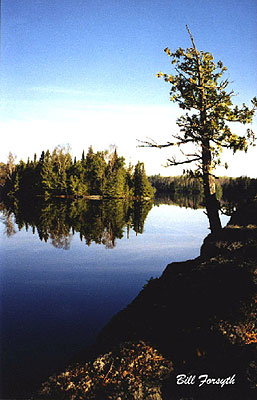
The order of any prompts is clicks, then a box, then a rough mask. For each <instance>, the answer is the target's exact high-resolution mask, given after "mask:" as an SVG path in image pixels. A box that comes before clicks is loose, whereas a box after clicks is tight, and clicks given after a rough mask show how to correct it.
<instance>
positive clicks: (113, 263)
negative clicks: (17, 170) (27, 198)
mask: <svg viewBox="0 0 257 400" xmlns="http://www.w3.org/2000/svg"><path fill="white" fill-rule="evenodd" d="M65 207H66V206H65V204H62V203H60V205H59V206H58V205H57V206H54V208H51V207H50V208H49V207H48V208H47V207H45V208H44V209H43V211H44V212H42V209H40V210H37V211H39V212H38V213H37V214H36V213H35V212H34V211H33V210H34V209H35V207H34V208H33V210H32V208H31V209H30V211H26V212H27V216H26V215H25V216H24V214H25V212H24V210H22V207H20V208H19V207H17V206H16V208H13V211H15V216H14V214H12V213H10V212H9V213H7V212H6V210H3V211H2V216H1V223H0V254H1V331H2V332H1V336H2V339H1V347H2V351H1V353H2V380H3V382H2V384H3V388H4V389H3V392H2V397H4V398H11V397H13V398H14V397H15V398H19V397H20V398H22V397H26V396H28V395H29V392H30V390H33V389H34V386H36V385H37V383H38V382H41V381H42V380H43V379H45V378H46V377H47V376H48V375H49V374H51V373H53V372H54V371H55V370H56V369H57V368H58V367H62V366H63V365H64V364H65V363H66V362H68V361H69V359H70V358H71V357H72V356H73V355H74V353H76V352H78V351H79V350H81V349H83V347H85V346H86V345H89V344H90V343H92V342H93V341H94V338H95V336H96V334H97V332H98V331H99V330H100V329H101V328H102V327H103V326H104V325H105V324H106V323H107V322H108V320H109V319H110V318H111V317H112V316H113V315H114V314H115V313H116V312H117V311H119V310H121V309H122V308H124V307H125V306H126V305H127V304H128V303H129V302H131V301H132V300H133V298H134V297H135V296H136V295H137V294H138V292H139V291H140V290H141V289H142V286H143V285H144V284H145V283H146V282H147V280H148V279H149V278H150V277H158V276H160V275H161V273H162V272H163V270H164V269H165V267H166V265H167V264H168V263H170V262H172V261H181V260H186V259H189V258H194V257H196V256H198V255H199V250H200V246H201V244H202V241H203V239H204V237H205V236H206V235H207V234H208V233H209V231H208V221H207V218H206V216H205V214H204V212H203V210H201V209H198V210H194V209H190V208H187V209H186V208H180V207H177V206H171V205H164V204H162V205H159V206H158V207H157V206H153V207H152V208H151V205H150V206H148V207H146V209H144V210H142V209H139V210H137V211H135V210H132V209H127V208H125V209H124V207H123V206H122V205H120V204H119V205H115V207H112V210H114V211H110V210H109V209H108V207H107V206H105V209H104V208H102V209H101V208H100V211H99V208H97V207H98V206H97V205H96V203H94V205H87V207H84V208H83V212H82V211H81V209H78V207H77V208H76V207H75V209H72V208H70V207H69V208H68V209H67V207H66V208H65ZM90 207H93V208H94V207H96V208H95V209H92V208H90ZM106 207H107V208H106ZM117 207H121V208H122V207H123V209H122V210H123V211H122V212H123V214H122V213H121V209H119V212H118V213H116V212H115V210H116V211H117ZM73 208H74V207H73ZM58 209H60V213H59V214H58ZM67 210H68V212H67ZM89 211H90V213H91V214H90V213H89ZM92 211H93V213H92ZM112 212H113V213H114V214H113V215H112V217H113V218H114V219H113V220H112V219H111V218H109V217H108V215H110V213H112ZM87 213H88V214H87ZM31 214H33V216H31ZM121 214H122V215H121ZM89 215H91V217H92V218H93V219H90V218H89ZM71 217H74V219H72V218H71ZM49 221H50V222H49ZM113 221H114V222H113ZM226 221H227V217H226V218H225V219H223V223H225V222H226ZM15 222H17V223H18V225H19V227H18V225H17V224H16V223H15ZM22 226H23V227H22ZM19 228H20V230H19ZM142 232H143V233H142ZM40 237H41V239H42V240H41V239H40ZM89 244H90V245H89Z"/></svg>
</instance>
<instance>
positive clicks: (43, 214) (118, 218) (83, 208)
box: [1, 198, 153, 250]
mask: <svg viewBox="0 0 257 400" xmlns="http://www.w3.org/2000/svg"><path fill="white" fill-rule="evenodd" d="M1 206H2V207H1V209H2V221H3V223H4V225H5V227H6V230H5V231H6V232H5V233H6V235H7V236H11V235H13V234H14V233H15V232H16V231H15V225H14V223H13V218H12V217H13V215H14V218H15V223H16V224H17V226H18V229H19V230H21V229H23V228H25V229H26V230H28V229H29V227H31V228H32V232H33V234H36V233H37V234H38V237H39V238H40V240H41V241H45V242H51V244H52V245H53V246H54V247H56V248H61V249H65V250H68V249H69V248H70V244H71V240H72V236H73V235H74V234H75V233H79V235H80V239H81V241H85V243H86V245H87V246H90V244H91V243H92V242H94V243H97V244H103V245H105V247H106V248H108V249H111V248H114V247H115V244H116V240H117V239H121V238H122V237H123V235H124V232H125V231H126V235H127V237H128V238H129V232H130V229H133V230H134V231H135V232H136V234H138V233H140V234H141V233H143V230H144V223H145V220H146V217H147V215H148V213H149V211H150V210H151V208H152V206H153V202H152V201H147V202H140V203H139V202H136V201H135V202H124V201H121V200H112V201H85V200H76V201H71V200H60V199H58V200H55V201H44V200H43V199H41V198H37V199H31V200H30V203H29V204H28V202H26V201H24V200H18V199H15V200H14V201H11V202H9V203H8V204H5V205H3V203H2V205H1Z"/></svg>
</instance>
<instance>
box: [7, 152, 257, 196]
mask: <svg viewBox="0 0 257 400" xmlns="http://www.w3.org/2000/svg"><path fill="white" fill-rule="evenodd" d="M0 187H1V188H2V192H3V194H4V195H8V196H14V197H27V196H30V197H31V196H38V195H39V196H42V197H44V198H46V199H47V198H50V197H58V196H61V197H69V196H70V197H75V198H76V197H77V198H80V197H85V196H101V197H103V198H110V199H112V198H134V199H142V198H152V197H153V196H154V193H155V194H156V196H171V197H172V196H173V197H174V195H175V197H176V198H177V197H178V196H180V197H181V196H184V197H187V198H189V197H193V196H194V197H195V196H197V197H198V202H203V201H201V200H200V199H201V198H203V185H202V182H201V179H199V178H192V177H189V176H187V175H181V176H169V177H163V176H161V175H160V174H159V175H152V176H149V177H147V176H146V172H145V168H144V164H143V163H142V162H138V163H137V164H136V166H134V167H133V166H132V165H129V166H128V167H127V166H126V164H125V159H124V157H120V156H118V154H117V151H116V149H114V151H111V152H110V151H97V152H96V153H95V152H94V151H93V149H92V146H90V147H89V149H88V152H87V154H86V155H85V152H84V151H83V152H82V156H81V159H79V160H77V159H76V158H75V159H72V157H71V155H70V153H69V150H68V149H66V148H65V147H61V146H59V147H56V148H55V149H54V151H53V152H52V153H50V151H49V150H47V151H42V153H41V156H40V158H39V159H38V158H37V155H36V154H35V155H34V159H33V160H29V159H28V160H27V162H26V163H25V162H24V161H22V160H21V161H20V162H19V163H18V164H15V160H14V158H13V156H12V154H11V153H10V154H9V157H8V161H7V163H6V164H4V163H0ZM216 192H217V198H218V199H219V200H221V199H222V200H223V201H226V202H228V203H235V202H238V201H239V202H241V201H247V200H248V199H250V198H253V197H254V196H256V195H257V179H252V178H248V177H245V176H242V177H240V178H230V177H219V178H217V179H216Z"/></svg>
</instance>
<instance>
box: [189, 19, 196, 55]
mask: <svg viewBox="0 0 257 400" xmlns="http://www.w3.org/2000/svg"><path fill="white" fill-rule="evenodd" d="M186 28H187V32H188V33H189V36H190V39H191V42H192V44H193V48H194V50H195V51H197V50H196V47H195V42H194V38H193V35H192V33H191V32H190V30H189V28H188V26H187V25H186Z"/></svg>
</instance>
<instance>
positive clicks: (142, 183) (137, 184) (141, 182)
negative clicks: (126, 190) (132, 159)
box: [133, 161, 154, 198]
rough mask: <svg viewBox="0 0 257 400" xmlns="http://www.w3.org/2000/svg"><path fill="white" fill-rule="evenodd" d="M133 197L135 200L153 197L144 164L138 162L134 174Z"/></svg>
mask: <svg viewBox="0 0 257 400" xmlns="http://www.w3.org/2000/svg"><path fill="white" fill-rule="evenodd" d="M133 181H134V195H135V197H136V198H140V197H150V198H151V197H153V195H154V190H153V188H152V186H151V184H150V182H149V181H148V179H147V176H146V173H145V167H144V163H141V162H139V161H138V163H137V165H136V166H135V172H134V177H133Z"/></svg>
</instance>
